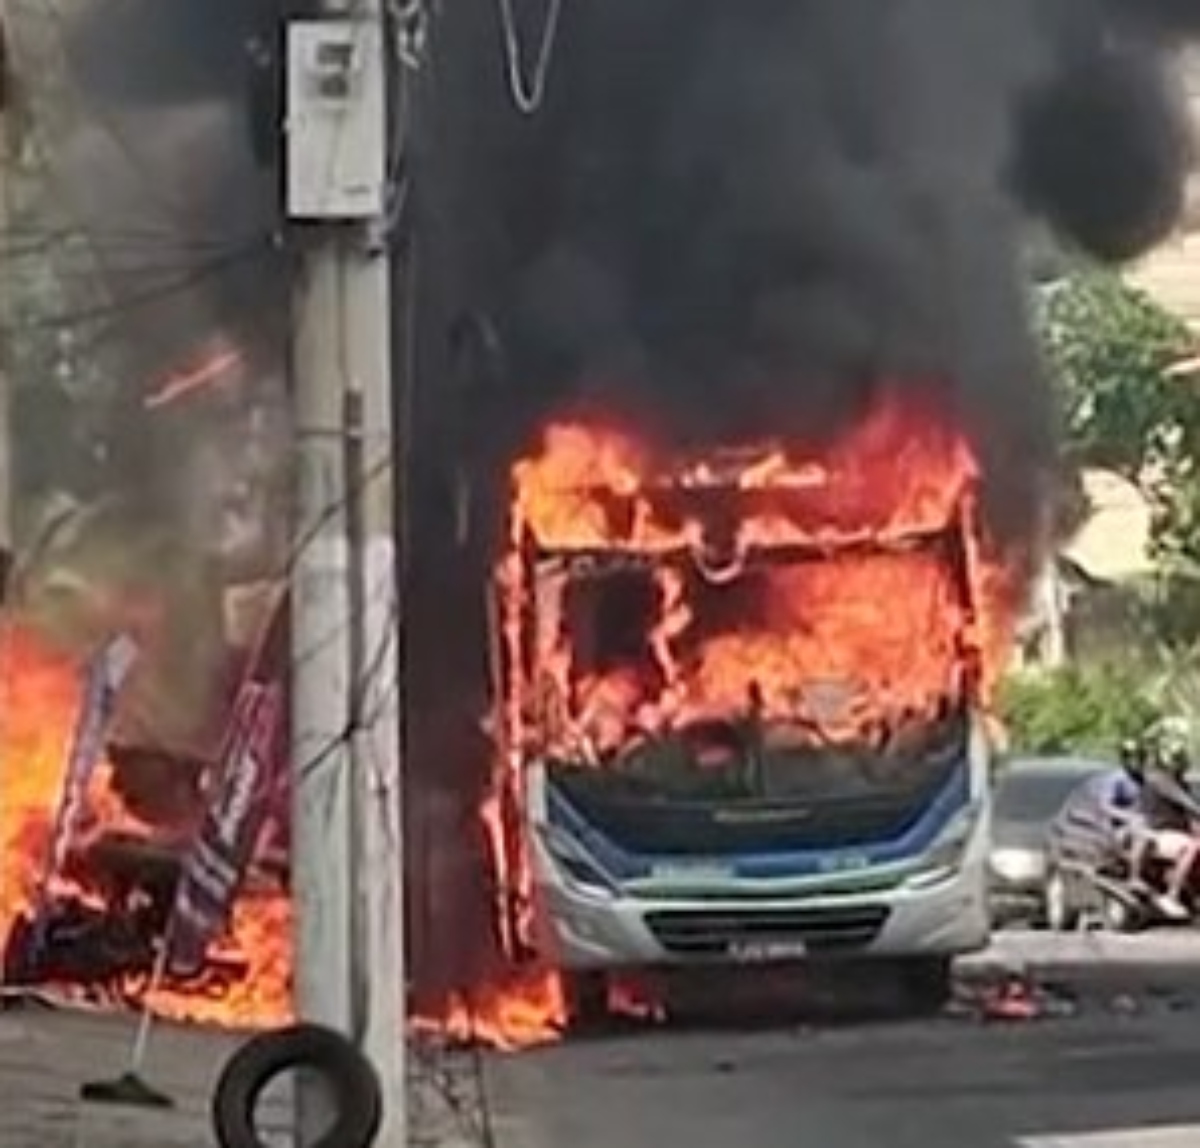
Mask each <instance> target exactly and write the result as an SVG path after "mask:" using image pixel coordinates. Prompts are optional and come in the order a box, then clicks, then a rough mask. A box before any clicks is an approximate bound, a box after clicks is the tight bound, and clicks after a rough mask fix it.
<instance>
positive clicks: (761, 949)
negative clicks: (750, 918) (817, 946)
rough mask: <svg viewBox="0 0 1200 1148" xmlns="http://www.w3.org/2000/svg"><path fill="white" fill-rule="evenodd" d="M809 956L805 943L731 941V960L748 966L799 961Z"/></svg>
mask: <svg viewBox="0 0 1200 1148" xmlns="http://www.w3.org/2000/svg"><path fill="white" fill-rule="evenodd" d="M807 955H808V947H807V946H806V945H805V944H804V942H803V941H731V942H730V944H729V956H730V959H732V960H734V961H737V962H739V963H740V964H746V965H761V964H768V963H770V962H772V961H798V960H801V959H802V958H803V957H805V956H807Z"/></svg>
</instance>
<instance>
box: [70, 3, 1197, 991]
mask: <svg viewBox="0 0 1200 1148" xmlns="http://www.w3.org/2000/svg"><path fill="white" fill-rule="evenodd" d="M87 7H90V9H91V10H92V18H91V19H90V20H89V21H88V22H87V23H86V24H85V25H81V26H80V32H79V35H78V37H77V40H76V52H77V59H78V60H79V61H80V64H79V72H78V74H79V76H80V77H81V81H80V82H81V83H83V84H85V85H86V92H87V96H86V99H87V101H88V102H95V103H97V104H99V105H102V106H106V107H108V106H111V107H125V108H127V107H130V106H139V107H143V108H147V109H153V113H154V115H155V116H161V117H162V118H161V120H160V121H159V123H160V127H159V128H156V129H152V128H151V126H150V124H151V123H152V122H153V120H152V119H151V118H150V117H149V114H148V115H147V119H146V121H145V128H144V132H139V146H140V145H141V144H142V143H144V144H145V146H146V147H147V148H151V147H153V146H154V145H153V143H152V140H153V139H154V138H155V132H156V131H161V132H165V133H169V132H170V130H171V128H170V126H169V125H170V123H171V117H172V116H182V115H186V114H194V113H195V111H196V109H198V108H209V109H213V108H217V107H223V108H224V109H225V111H226V112H228V114H229V115H228V119H227V121H226V122H225V124H224V126H223V127H220V128H216V127H214V129H213V133H212V135H211V137H210V138H209V142H208V145H207V150H206V147H205V146H202V145H201V144H200V143H198V142H193V143H192V144H191V145H190V146H189V147H188V148H187V149H186V152H185V153H180V154H178V155H177V156H176V157H175V158H174V159H173V160H171V161H170V162H169V163H168V164H167V166H166V167H165V168H164V169H163V170H164V172H167V171H169V172H170V178H171V179H173V180H176V181H182V182H183V184H184V185H185V187H186V190H187V192H188V194H189V195H190V196H194V197H195V200H196V202H195V204H194V205H193V206H194V208H195V216H196V225H197V226H200V225H201V222H204V223H206V224H207V223H210V222H211V221H213V220H214V219H216V220H219V221H220V222H221V223H222V224H224V225H233V230H235V231H237V232H239V233H243V234H253V233H254V232H255V231H256V229H258V228H260V227H262V226H263V225H264V223H269V219H270V212H269V208H268V207H267V204H268V203H269V196H268V197H267V199H264V198H263V195H262V191H263V187H264V177H263V173H262V171H261V170H257V169H255V168H254V167H253V165H252V164H249V163H248V162H247V161H248V155H249V153H248V152H247V151H245V150H239V151H238V156H237V157H236V162H235V157H233V156H232V155H231V154H230V153H229V148H230V143H229V141H230V140H231V139H233V138H235V136H236V134H237V133H238V132H241V131H243V130H244V129H243V127H241V126H238V124H237V121H239V120H240V119H241V117H242V116H243V115H244V112H245V107H244V104H245V99H246V90H247V89H246V86H245V76H246V61H245V52H244V42H245V39H246V37H247V35H248V34H249V33H250V31H251V27H250V23H251V22H250V20H249V18H248V17H247V11H248V9H249V8H250V7H255V6H250V5H245V6H243V5H240V4H238V3H236V2H235V0H221V3H220V4H215V3H212V2H209V3H203V4H202V3H200V2H199V0H195V2H193V3H185V2H184V0H140V2H139V0H121V2H120V3H117V2H114V0H104V3H100V2H99V0H94V2H93V3H92V4H91V5H89V6H87ZM516 8H517V11H518V14H519V21H518V22H519V24H520V29H519V32H520V39H521V40H522V42H523V43H524V44H526V45H529V46H530V47H529V51H528V53H527V55H528V57H529V58H530V59H532V56H533V50H534V48H535V47H536V44H537V42H538V38H539V36H540V34H541V30H542V26H543V23H544V20H545V15H546V5H545V4H544V3H543V0H528V2H526V3H519V4H517V5H516ZM150 10H152V12H153V15H152V17H151V16H148V15H147V13H148V11H150ZM201 13H202V15H201ZM261 17H262V14H261V12H260V13H259V15H258V16H257V17H256V19H261ZM268 19H269V12H268ZM1192 33H1200V17H1197V16H1196V15H1195V8H1194V6H1193V5H1192V4H1190V3H1186V2H1185V0H1157V2H1155V0H1004V2H1003V3H1000V2H997V0H743V2H741V3H736V4H734V3H730V2H729V0H639V2H638V3H636V4H632V3H631V4H611V3H606V4H598V3H588V2H585V0H574V2H572V0H567V2H566V4H565V7H564V14H563V20H562V24H561V27H560V29H559V34H558V37H557V40H556V43H555V50H554V53H553V59H552V63H551V69H550V73H549V82H548V88H547V93H546V99H545V102H544V105H543V106H542V107H541V108H540V110H539V111H538V112H537V113H536V114H535V115H532V116H526V115H523V114H521V113H520V112H518V111H517V110H516V108H515V107H514V105H513V102H512V100H511V98H510V93H509V92H508V89H507V82H508V80H507V72H506V65H505V61H504V58H503V45H504V37H503V36H502V29H501V26H500V18H499V15H498V13H497V11H496V8H495V7H494V6H493V5H491V4H489V3H485V2H484V0H474V2H462V3H454V4H446V5H443V6H442V8H441V10H440V12H439V14H438V16H437V18H436V21H435V24H434V30H433V37H432V41H431V45H430V49H431V54H430V56H429V58H428V59H427V61H426V64H425V67H424V69H423V71H422V73H421V75H420V77H419V78H418V80H417V91H418V99H417V104H416V109H415V112H416V138H415V141H414V146H415V149H416V150H415V152H414V155H413V157H412V170H413V171H414V173H415V179H416V197H415V200H414V213H413V217H412V220H411V224H410V227H409V229H408V234H407V235H406V236H403V237H401V242H403V243H404V244H405V245H406V249H408V248H409V247H411V250H412V251H413V252H415V257H416V261H417V262H416V268H417V269H416V273H415V282H416V289H417V299H416V307H417V322H416V324H415V331H414V332H413V335H414V338H415V339H416V344H417V346H416V350H417V362H418V372H417V379H416V384H415V394H414V407H413V411H414V416H413V417H414V425H413V426H412V427H411V428H410V434H409V436H408V437H409V441H410V445H411V452H410V454H409V456H408V457H407V458H406V460H405V475H406V480H407V491H408V496H409V507H410V513H411V518H412V523H413V532H412V548H411V553H410V555H409V568H410V574H411V578H410V584H409V586H408V588H407V590H408V594H409V601H408V605H409V613H408V617H409V619H410V621H409V625H408V632H407V648H408V658H407V663H408V672H409V683H408V684H409V690H410V694H409V697H410V702H411V710H410V739H411V750H412V756H411V758H410V765H409V769H410V773H409V777H410V782H411V784H410V790H411V793H410V800H409V808H410V809H411V810H412V811H413V814H414V816H413V817H412V819H411V823H410V835H409V840H410V842H411V843H412V846H413V848H412V852H413V858H414V863H415V868H414V872H415V874H416V875H415V877H414V881H413V887H414V897H413V904H414V913H415V914H416V919H415V921H414V936H415V938H416V940H415V942H414V944H415V946H416V950H417V957H418V960H417V969H418V974H419V975H420V976H421V977H422V979H423V981H424V983H426V984H433V983H434V982H435V981H438V980H441V981H443V982H444V983H451V984H452V983H465V982H468V981H472V980H474V979H475V970H474V968H473V961H474V960H476V959H477V957H478V955H479V953H480V946H478V945H477V944H476V943H475V941H474V938H477V937H479V936H480V935H482V930H483V929H484V926H483V923H482V922H483V921H484V919H485V905H486V903H487V896H486V890H485V889H484V888H483V887H482V885H481V883H480V881H479V879H478V872H479V864H478V861H477V858H476V857H474V856H472V855H471V851H470V850H469V849H466V848H464V845H465V843H467V842H472V841H474V842H478V838H479V833H478V826H477V824H476V821H475V809H476V807H477V804H478V796H479V791H480V787H481V785H482V784H483V783H484V779H485V777H486V769H487V750H486V745H485V743H484V739H483V734H482V732H481V729H480V725H479V718H480V715H481V714H482V713H483V711H484V708H485V704H486V689H485V682H484V678H483V668H484V664H485V659H484V642H483V632H484V625H483V602H484V579H485V573H486V570H487V565H488V559H489V554H490V552H491V546H492V542H493V533H494V530H495V527H496V524H497V522H498V521H499V518H498V515H499V510H500V500H501V499H502V497H503V474H504V468H505V465H506V461H507V460H508V459H509V458H510V457H511V455H512V453H513V451H514V450H516V449H518V447H519V446H520V445H521V444H523V443H525V442H527V441H528V439H529V437H530V435H531V433H532V432H533V431H534V429H535V428H536V426H537V425H538V423H539V422H540V421H541V420H542V419H544V418H545V416H546V414H547V412H548V411H550V410H552V409H558V408H561V407H564V406H573V405H577V404H581V403H582V404H591V405H600V406H602V407H603V408H604V409H606V410H609V411H615V410H620V411H622V412H623V413H624V414H625V415H626V416H627V417H637V418H639V419H640V420H641V422H642V424H643V425H644V426H645V427H646V428H647V429H648V432H650V433H654V434H655V435H658V436H660V437H662V438H665V439H669V440H672V441H686V442H691V443H697V442H699V443H703V442H705V441H713V440H716V439H726V438H730V437H736V436H741V435H747V434H757V433H760V432H762V431H764V430H770V431H775V432H778V431H781V430H787V431H788V432H789V433H790V434H792V435H793V436H794V437H796V438H797V439H798V440H800V441H805V442H819V441H820V440H821V439H823V438H827V437H828V436H829V435H831V434H833V433H836V431H837V430H838V429H839V428H840V427H843V426H844V425H845V424H846V423H847V422H848V421H852V420H853V419H855V418H856V417H858V416H859V415H860V414H861V412H862V411H863V410H864V408H865V406H866V405H867V404H869V402H870V401H871V399H872V396H873V395H874V394H876V393H877V391H878V389H879V388H880V387H881V386H883V385H900V386H912V387H919V388H923V389H932V390H933V391H934V392H935V393H936V394H937V395H938V396H939V401H941V402H942V403H944V404H945V405H946V407H947V408H948V409H950V410H952V411H953V412H954V414H955V416H956V417H957V418H959V419H960V420H961V421H962V423H963V425H964V426H965V427H966V428H967V430H968V431H969V433H970V435H971V437H972V440H973V442H974V445H975V448H976V450H977V452H978V454H979V456H980V458H981V460H982V462H983V466H984V472H985V479H986V494H987V498H986V510H987V514H988V519H989V523H990V526H991V528H992V533H993V535H994V537H995V539H996V542H997V545H999V546H1002V547H1004V548H1005V549H1006V550H1007V552H1008V553H1009V554H1010V556H1012V558H1013V560H1014V562H1017V561H1020V562H1024V563H1029V562H1030V561H1031V560H1032V559H1033V558H1034V557H1036V554H1037V552H1038V551H1039V550H1040V549H1041V548H1042V547H1043V546H1044V545H1045V543H1046V529H1047V526H1046V524H1047V522H1048V520H1049V517H1050V513H1049V512H1050V507H1051V503H1052V501H1053V497H1054V487H1055V484H1056V482H1057V480H1058V459H1057V455H1056V434H1055V412H1054V402H1053V397H1052V395H1051V394H1050V393H1049V390H1048V388H1047V385H1046V382H1045V380H1044V377H1043V374H1042V372H1041V370H1040V367H1039V361H1038V354H1037V351H1036V348H1035V347H1034V345H1033V342H1032V338H1031V336H1030V333H1029V327H1028V321H1027V295H1026V292H1027V285H1026V283H1025V281H1024V273H1023V255H1024V249H1025V244H1026V242H1027V239H1028V236H1029V233H1030V228H1031V227H1032V226H1033V225H1034V224H1043V225H1049V226H1050V227H1051V228H1053V229H1054V231H1055V232H1056V233H1057V235H1058V237H1059V239H1060V241H1061V242H1063V243H1064V244H1066V245H1068V246H1075V247H1078V248H1080V249H1082V250H1083V251H1086V252H1089V253H1091V254H1093V255H1096V256H1099V257H1101V258H1104V259H1108V260H1121V259H1125V258H1128V257H1131V256H1133V255H1135V254H1137V253H1139V252H1140V251H1142V250H1144V249H1145V248H1146V247H1148V246H1149V245H1151V244H1153V243H1154V242H1155V241H1157V240H1159V239H1161V238H1163V237H1164V236H1165V235H1166V234H1167V233H1168V231H1169V230H1170V228H1171V226H1172V224H1173V222H1174V220H1175V218H1176V217H1177V215H1178V213H1179V211H1180V209H1181V206H1182V200H1183V182H1184V176H1185V173H1186V169H1187V167H1188V164H1189V162H1190V150H1191V149H1190V139H1189V135H1188V131H1187V127H1186V123H1185V120H1184V117H1183V113H1182V110H1181V104H1180V101H1179V100H1178V97H1177V93H1176V92H1175V90H1174V87H1173V83H1172V80H1171V78H1170V71H1169V67H1168V66H1169V64H1170V61H1171V57H1172V53H1173V52H1174V50H1175V47H1176V46H1177V44H1179V43H1180V42H1181V41H1182V39H1183V37H1184V36H1185V35H1187V34H1192ZM526 63H527V65H528V63H529V60H527V61H526ZM214 122H215V121H214ZM239 138H244V137H239ZM243 147H244V145H237V148H238V149H242V148H243ZM108 162H109V163H110V165H111V164H114V163H115V164H116V166H117V167H118V168H119V167H120V165H121V161H120V159H119V158H116V157H110V159H109V161H108ZM89 178H90V179H91V180H93V181H94V182H95V185H96V186H97V188H103V187H105V186H106V178H107V177H106V175H105V169H104V168H103V165H101V166H99V167H97V168H95V169H94V170H93V174H92V175H91V176H90V177H89ZM266 186H269V177H268V179H267V184H266ZM95 202H96V204H97V205H99V204H102V203H106V202H107V201H106V200H105V199H104V198H103V196H98V197H97V198H96V200H95ZM106 210H107V209H106ZM113 210H119V206H116V205H115V206H114V207H113ZM276 282H277V280H276ZM210 286H211V287H212V288H214V289H216V290H214V292H213V293H212V294H211V295H210V297H209V305H210V306H211V311H203V312H197V311H195V310H189V311H188V312H187V316H186V319H187V321H189V322H194V321H195V319H196V317H197V315H198V314H203V315H204V316H205V319H206V321H209V322H211V323H212V324H214V325H216V326H220V327H223V328H224V329H226V330H227V331H228V332H229V333H230V336H231V337H233V338H236V339H239V340H250V341H251V342H253V338H254V335H255V331H253V330H246V328H245V324H244V323H241V322H240V321H239V318H238V317H239V315H242V314H246V313H253V312H247V311H246V310H245V308H244V307H243V306H242V303H241V300H242V299H243V298H244V296H243V295H241V294H240V289H241V288H242V286H243V281H242V280H239V279H238V278H236V277H231V278H229V279H224V278H221V277H218V278H215V279H214V280H213V281H212V283H211V284H210ZM186 325H187V323H186V322H185V323H184V326H186ZM156 328H157V331H158V332H160V333H169V332H173V331H174V330H175V325H174V322H173V321H172V320H170V319H167V318H164V320H163V322H162V324H161V326H157V325H156ZM184 341H186V340H184ZM464 526H465V529H464ZM435 969H436V973H435V972H434V971H433V970H435Z"/></svg>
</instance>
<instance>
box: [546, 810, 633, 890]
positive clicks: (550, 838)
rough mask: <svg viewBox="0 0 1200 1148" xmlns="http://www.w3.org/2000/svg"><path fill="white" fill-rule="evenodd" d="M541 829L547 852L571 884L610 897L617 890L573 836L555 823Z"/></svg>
mask: <svg viewBox="0 0 1200 1148" xmlns="http://www.w3.org/2000/svg"><path fill="white" fill-rule="evenodd" d="M540 829H541V835H542V840H543V841H544V842H545V845H546V850H547V852H549V854H550V856H551V857H552V858H553V860H554V864H555V866H556V867H557V868H558V869H559V871H560V872H561V873H562V874H563V875H564V876H565V877H566V878H567V880H568V881H569V882H570V884H572V885H574V886H575V887H576V888H578V889H580V890H582V891H583V892H586V893H590V894H592V895H593V896H596V895H600V896H605V897H610V896H612V895H613V893H615V892H616V890H615V889H614V887H613V884H612V882H611V881H610V880H609V879H608V877H607V875H606V874H605V873H604V871H603V870H602V869H601V868H600V866H599V865H597V864H596V862H595V861H594V860H593V859H592V858H591V856H590V855H589V854H588V853H587V851H586V850H584V849H583V848H582V847H580V846H579V845H578V844H577V843H576V842H575V840H574V839H573V838H572V837H570V836H569V835H568V834H566V833H563V832H562V831H561V830H560V829H558V828H556V827H555V826H553V825H542V826H541V827H540Z"/></svg>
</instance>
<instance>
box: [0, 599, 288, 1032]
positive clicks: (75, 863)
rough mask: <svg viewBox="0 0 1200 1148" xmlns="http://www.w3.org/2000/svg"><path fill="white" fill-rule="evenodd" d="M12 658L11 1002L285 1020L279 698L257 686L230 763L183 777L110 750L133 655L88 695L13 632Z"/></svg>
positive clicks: (231, 732)
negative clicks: (33, 992)
mask: <svg viewBox="0 0 1200 1148" xmlns="http://www.w3.org/2000/svg"><path fill="white" fill-rule="evenodd" d="M277 622H278V615H276V616H275V617H274V618H272V619H271V620H270V629H269V631H268V633H270V632H271V631H274V632H275V634H276V636H278V633H279V631H278V626H277ZM4 642H5V647H6V652H7V654H8V657H9V658H10V672H12V674H13V676H12V678H11V679H10V681H9V683H8V697H7V701H8V703H9V705H10V706H11V707H12V708H11V709H10V710H9V711H8V713H7V714H6V723H5V725H6V729H5V734H6V751H7V754H8V755H9V760H10V761H16V762H18V763H19V764H20V766H21V771H22V772H21V773H20V774H18V775H16V776H15V777H12V779H11V781H10V784H9V786H8V788H7V790H6V803H5V804H6V808H5V811H4V813H3V815H0V845H2V846H3V849H4V857H5V859H6V861H7V866H6V871H5V873H4V874H3V881H2V883H0V891H2V892H3V897H2V898H0V927H2V928H3V932H4V945H3V984H4V986H5V987H6V988H7V989H8V990H10V991H24V990H27V989H30V988H34V987H37V986H49V987H50V988H52V989H53V990H54V991H56V992H59V993H66V994H68V995H69V996H71V997H74V998H79V997H81V996H82V997H84V998H87V999H93V1000H99V1001H104V1002H108V1003H110V1004H125V1005H134V1004H138V1005H142V1004H145V1005H148V1006H149V1007H151V1008H153V1009H155V1010H156V1011H158V1012H160V1013H162V1014H164V1015H170V1016H177V1017H180V1018H187V1019H220V1020H226V1021H238V1020H241V1021H254V1022H268V1021H271V1020H281V1019H283V1018H285V1017H286V1016H287V1015H288V1010H289V1003H288V964H289V962H288V952H289V934H288V929H289V925H288V901H287V892H286V877H287V872H286V857H285V856H284V855H283V854H282V853H281V852H280V849H279V845H278V842H279V834H278V830H279V828H280V827H281V824H282V823H281V822H280V819H279V817H278V814H279V811H280V808H281V806H280V798H281V795H282V789H281V785H282V783H283V781H284V779H283V777H282V774H281V773H280V772H279V769H278V767H279V765H280V763H281V762H282V755H281V742H280V734H281V732H282V725H281V721H282V717H283V712H282V707H281V704H280V702H281V698H280V694H279V691H278V688H277V687H276V686H274V685H272V684H270V683H269V682H265V681H263V680H261V678H260V677H257V676H255V675H253V674H252V675H250V676H248V677H247V678H246V679H245V680H244V681H243V682H242V683H241V686H240V688H239V690H238V692H237V696H236V699H235V701H234V705H233V708H232V710H231V713H230V715H229V721H228V726H227V732H226V735H225V738H224V744H223V746H222V748H221V752H220V754H219V756H218V759H217V760H216V761H215V762H208V763H206V762H200V761H192V762H187V761H182V760H180V759H179V758H178V757H175V756H168V757H164V756H163V755H162V754H159V753H155V752H153V751H150V750H147V749H139V748H133V747H129V746H124V745H120V744H110V743H108V741H107V736H108V734H109V733H110V731H111V725H112V721H113V717H114V713H115V711H116V707H117V703H118V699H119V696H120V693H121V690H122V687H123V686H124V685H125V684H126V681H127V679H128V677H129V676H130V673H131V671H133V669H134V667H135V665H136V663H137V659H138V650H137V647H136V645H135V644H134V643H133V642H132V641H131V640H130V639H129V638H127V637H124V636H122V637H118V638H116V639H114V640H112V641H110V642H109V643H107V644H105V645H104V646H102V647H101V649H100V650H99V651H98V652H97V653H96V654H95V656H94V657H93V658H92V659H90V660H89V661H88V662H87V663H86V665H85V666H84V672H83V674H82V677H80V675H79V674H77V673H76V672H75V667H74V666H73V664H72V662H71V660H70V659H68V658H66V657H65V656H64V655H61V654H58V653H55V652H54V651H53V649H52V647H48V646H47V645H46V644H45V642H44V641H43V640H41V639H38V638H35V637H33V636H32V635H30V634H29V633H26V632H24V631H23V630H21V629H19V628H10V629H9V630H8V631H7V632H6V633H5V634H4ZM259 668H260V669H261V666H260V667H259ZM72 712H74V715H75V720H74V728H73V730H72V726H71V714H72ZM67 732H70V736H69V738H65V739H64V734H66V733H67ZM139 778H141V779H142V780H141V782H140V783H139ZM147 778H149V784H148V785H147V784H146V779H147ZM139 788H140V789H141V790H142V793H141V794H140V795H139V794H138V792H137V791H138V789H139ZM146 792H152V793H153V795H154V796H153V798H152V799H151V800H150V801H149V802H147V801H146V800H145V793H146ZM139 796H140V797H141V800H139Z"/></svg>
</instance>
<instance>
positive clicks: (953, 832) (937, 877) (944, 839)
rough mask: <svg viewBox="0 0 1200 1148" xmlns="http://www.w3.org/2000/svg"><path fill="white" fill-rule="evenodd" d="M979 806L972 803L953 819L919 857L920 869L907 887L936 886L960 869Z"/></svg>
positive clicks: (976, 819)
mask: <svg viewBox="0 0 1200 1148" xmlns="http://www.w3.org/2000/svg"><path fill="white" fill-rule="evenodd" d="M979 813H980V805H979V803H978V802H972V803H971V804H970V805H967V806H965V807H964V808H963V809H961V810H959V812H958V813H957V814H956V815H955V816H954V817H952V818H951V819H950V820H949V821H948V822H947V823H946V826H945V827H944V828H943V829H942V831H941V833H939V834H938V837H937V839H936V840H935V841H934V843H933V844H932V845H931V846H930V847H929V850H928V851H927V852H926V853H925V855H924V856H923V857H922V858H921V861H920V867H919V868H918V870H917V872H915V873H914V874H913V875H912V876H911V877H909V879H908V881H907V882H906V884H907V885H909V886H910V887H915V888H923V887H925V886H928V885H936V884H938V883H939V882H941V881H945V880H946V879H947V878H949V877H952V876H953V875H954V874H955V873H957V872H958V870H959V868H960V867H961V866H962V859H963V854H965V853H966V851H967V846H968V845H969V844H970V843H971V834H972V833H974V831H975V826H976V825H977V824H978V822H979Z"/></svg>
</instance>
